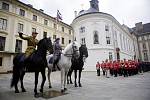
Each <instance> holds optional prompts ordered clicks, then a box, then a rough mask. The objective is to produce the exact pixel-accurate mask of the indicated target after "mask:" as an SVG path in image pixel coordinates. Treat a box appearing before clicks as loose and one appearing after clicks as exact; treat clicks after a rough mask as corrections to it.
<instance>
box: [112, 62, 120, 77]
mask: <svg viewBox="0 0 150 100" xmlns="http://www.w3.org/2000/svg"><path fill="white" fill-rule="evenodd" d="M113 66H114V77H117V72H118V66H119V64H118V62H117V61H116V60H115V61H114V62H113Z"/></svg>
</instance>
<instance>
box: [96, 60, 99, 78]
mask: <svg viewBox="0 0 150 100" xmlns="http://www.w3.org/2000/svg"><path fill="white" fill-rule="evenodd" d="M96 70H97V76H100V63H99V62H97V64H96Z"/></svg>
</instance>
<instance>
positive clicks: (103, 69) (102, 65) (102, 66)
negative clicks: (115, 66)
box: [101, 61, 106, 75]
mask: <svg viewBox="0 0 150 100" xmlns="http://www.w3.org/2000/svg"><path fill="white" fill-rule="evenodd" d="M105 67H106V64H105V62H104V61H102V64H101V68H102V71H103V75H105Z"/></svg>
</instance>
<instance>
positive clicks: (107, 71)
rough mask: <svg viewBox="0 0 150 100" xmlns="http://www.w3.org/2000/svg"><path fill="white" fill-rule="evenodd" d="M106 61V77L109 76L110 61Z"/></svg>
mask: <svg viewBox="0 0 150 100" xmlns="http://www.w3.org/2000/svg"><path fill="white" fill-rule="evenodd" d="M105 63H106V67H105V73H106V78H109V67H110V63H109V62H108V59H106V61H105Z"/></svg>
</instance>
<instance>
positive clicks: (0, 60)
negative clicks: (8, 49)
mask: <svg viewBox="0 0 150 100" xmlns="http://www.w3.org/2000/svg"><path fill="white" fill-rule="evenodd" d="M2 61H3V58H2V57H0V66H2Z"/></svg>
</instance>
